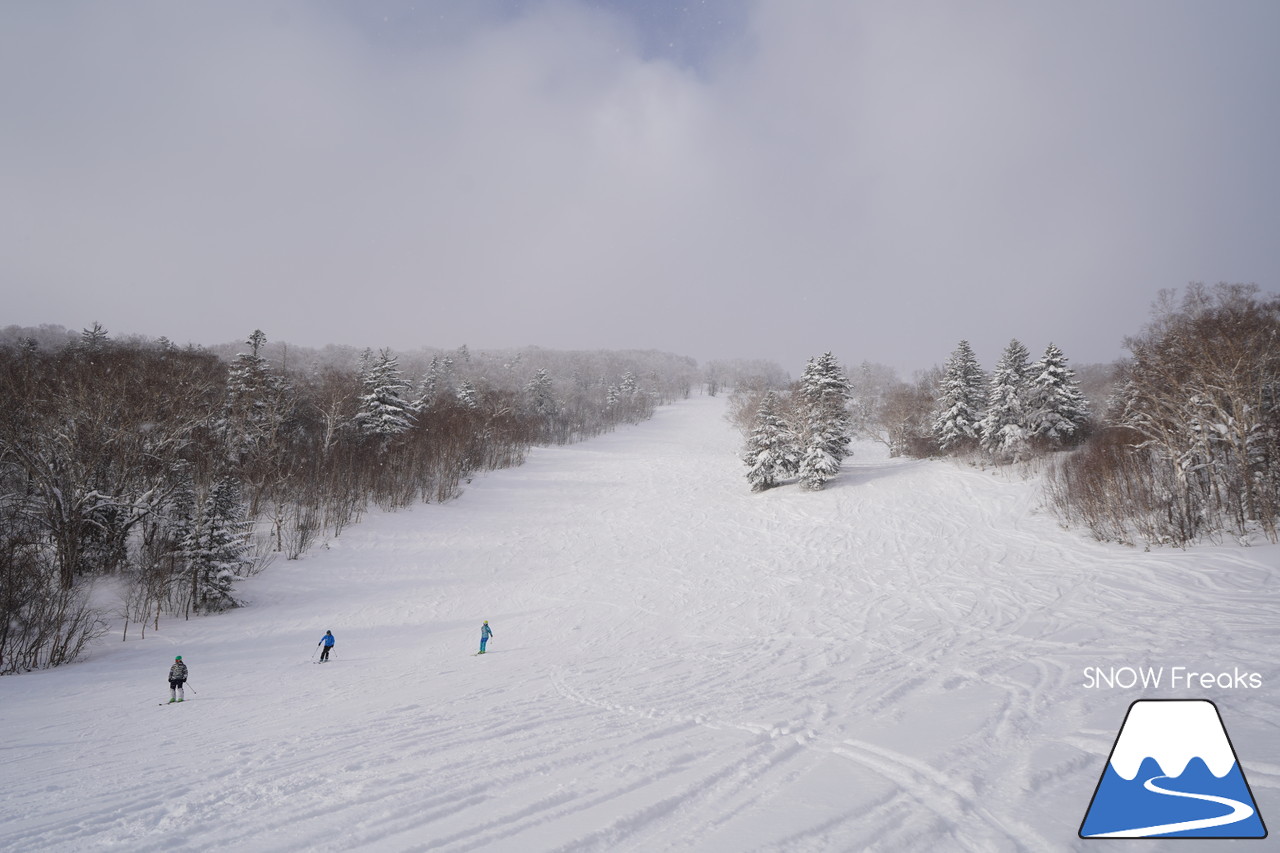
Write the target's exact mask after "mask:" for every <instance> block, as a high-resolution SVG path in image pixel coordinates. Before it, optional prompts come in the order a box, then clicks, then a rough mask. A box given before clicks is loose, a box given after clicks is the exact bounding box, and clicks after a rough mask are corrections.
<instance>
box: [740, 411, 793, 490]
mask: <svg viewBox="0 0 1280 853" xmlns="http://www.w3.org/2000/svg"><path fill="white" fill-rule="evenodd" d="M742 461H743V462H744V463H745V464H746V466H747V482H748V483H750V484H751V490H752V491H754V492H760V491H764V490H765V489H768V488H772V487H773V486H775V485H777V483H778V481H779V480H780V479H783V478H786V477H794V476H795V475H796V473H797V472H798V470H799V467H800V453H799V450H798V448H797V447H796V434H795V432H794V431H793V430H792V429H791V427H789V426H788V425H787V422H786V420H785V418H783V415H782V412H781V401H780V400H779V399H778V395H777V393H776V392H774V391H768V392H766V393H765V395H764V397H763V399H761V401H760V407H759V408H758V409H757V410H756V417H755V429H754V430H753V431H752V433H751V435H750V436H748V438H747V444H746V447H745V448H744V449H743V451H742Z"/></svg>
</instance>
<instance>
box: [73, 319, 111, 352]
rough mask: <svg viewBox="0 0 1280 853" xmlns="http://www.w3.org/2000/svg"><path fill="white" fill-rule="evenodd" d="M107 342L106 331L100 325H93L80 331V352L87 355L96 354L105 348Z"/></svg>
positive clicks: (108, 338)
mask: <svg viewBox="0 0 1280 853" xmlns="http://www.w3.org/2000/svg"><path fill="white" fill-rule="evenodd" d="M109 340H110V337H109V336H108V335H107V330H106V329H104V328H103V327H102V324H101V323H94V324H93V325H92V326H90V327H89V328H87V329H82V330H81V331H80V350H81V351H82V352H87V353H94V352H97V351H98V350H100V349H102V348H103V347H104V346H106V345H107V343H108V341H109Z"/></svg>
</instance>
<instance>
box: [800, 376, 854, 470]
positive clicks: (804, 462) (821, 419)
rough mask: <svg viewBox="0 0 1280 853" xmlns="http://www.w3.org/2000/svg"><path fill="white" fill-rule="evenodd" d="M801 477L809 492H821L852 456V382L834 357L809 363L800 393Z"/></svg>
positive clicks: (801, 383) (802, 378) (801, 382)
mask: <svg viewBox="0 0 1280 853" xmlns="http://www.w3.org/2000/svg"><path fill="white" fill-rule="evenodd" d="M797 395H798V404H799V405H798V406H797V420H798V423H797V424H796V433H797V444H798V447H799V450H800V464H799V468H798V470H797V473H798V474H799V476H800V483H801V485H803V486H804V487H805V488H806V489H812V490H818V489H821V488H822V487H823V486H824V485H825V484H826V482H827V481H828V480H830V479H831V478H832V477H834V476H835V475H836V473H837V472H838V471H839V470H840V463H841V462H842V461H843V460H844V458H845V457H846V456H848V455H849V441H850V438H851V432H852V430H851V425H850V416H849V410H848V408H847V403H848V399H849V380H848V379H847V378H846V377H845V373H844V369H843V368H842V367H841V366H840V363H839V362H838V361H836V358H835V356H833V355H832V354H831V353H829V352H827V353H823V354H822V355H821V356H818V357H816V358H811V359H809V363H808V364H807V365H806V366H805V369H804V374H803V375H802V376H801V377H800V387H799V389H798V390H797Z"/></svg>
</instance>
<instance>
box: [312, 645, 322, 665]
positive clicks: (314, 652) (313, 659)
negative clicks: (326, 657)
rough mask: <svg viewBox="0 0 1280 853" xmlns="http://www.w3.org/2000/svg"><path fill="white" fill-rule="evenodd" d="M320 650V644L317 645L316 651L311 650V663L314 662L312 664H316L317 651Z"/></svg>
mask: <svg viewBox="0 0 1280 853" xmlns="http://www.w3.org/2000/svg"><path fill="white" fill-rule="evenodd" d="M319 648H320V644H319V643H316V647H315V648H314V649H312V650H311V662H312V663H315V662H316V650H317V649H319Z"/></svg>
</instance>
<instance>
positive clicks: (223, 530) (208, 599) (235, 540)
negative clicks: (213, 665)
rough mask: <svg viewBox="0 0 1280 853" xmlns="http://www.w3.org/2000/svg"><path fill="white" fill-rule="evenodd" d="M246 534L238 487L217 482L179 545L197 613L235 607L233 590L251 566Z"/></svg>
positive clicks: (228, 480) (247, 527) (229, 482)
mask: <svg viewBox="0 0 1280 853" xmlns="http://www.w3.org/2000/svg"><path fill="white" fill-rule="evenodd" d="M179 511H181V510H179ZM249 531H250V523H249V522H248V521H247V520H246V519H245V508H244V504H243V503H242V502H241V499H240V486H239V484H238V483H237V482H236V481H235V480H233V479H231V478H224V479H222V480H219V481H218V482H217V483H216V484H214V487H213V489H212V490H211V491H210V492H209V497H208V498H207V499H206V500H205V502H204V504H203V506H202V508H201V510H200V513H199V514H198V515H197V516H196V517H195V518H194V519H191V520H190V522H189V524H188V529H187V533H186V535H185V536H184V537H183V540H182V543H181V546H180V549H181V550H180V553H181V556H182V558H183V560H184V562H185V563H186V566H187V570H188V571H189V572H190V577H191V605H192V607H193V608H194V609H195V610H196V611H197V612H201V613H210V612H215V611H219V610H227V609H228V608H231V607H236V606H237V602H236V600H235V598H234V597H233V595H232V590H233V587H234V585H235V583H236V581H237V580H239V579H240V578H241V577H243V576H244V575H245V574H246V572H247V570H248V569H249V568H250V567H251V566H252V565H253V561H252V560H250V559H249V558H248V556H247V554H248V551H249V541H248V539H249Z"/></svg>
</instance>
